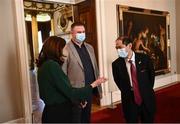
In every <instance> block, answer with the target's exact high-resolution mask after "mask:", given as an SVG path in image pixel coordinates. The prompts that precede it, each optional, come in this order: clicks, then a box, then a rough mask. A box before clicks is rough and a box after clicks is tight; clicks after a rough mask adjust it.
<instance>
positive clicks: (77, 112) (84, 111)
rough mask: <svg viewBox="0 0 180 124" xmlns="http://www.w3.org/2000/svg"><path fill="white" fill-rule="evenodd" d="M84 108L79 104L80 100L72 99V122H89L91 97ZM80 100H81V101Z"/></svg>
mask: <svg viewBox="0 0 180 124" xmlns="http://www.w3.org/2000/svg"><path fill="white" fill-rule="evenodd" d="M86 101H87V105H86V107H85V108H82V107H81V106H80V101H74V102H73V107H72V113H73V114H72V122H73V123H90V119H91V106H92V99H91V98H89V99H88V100H86ZM81 102H82V101H81Z"/></svg>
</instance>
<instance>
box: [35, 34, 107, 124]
mask: <svg viewBox="0 0 180 124" xmlns="http://www.w3.org/2000/svg"><path fill="white" fill-rule="evenodd" d="M65 44H66V42H65V40H64V39H62V38H60V37H57V36H51V37H49V38H48V39H47V40H46V41H45V42H44V45H43V47H42V50H41V52H40V54H39V58H38V61H37V66H38V84H39V92H40V97H41V99H42V100H43V101H44V103H45V108H44V110H43V114H42V122H43V123H58V122H59V123H60V122H72V121H71V115H72V110H71V109H72V103H71V101H72V100H75V99H76V100H83V99H85V98H86V97H88V96H89V95H90V94H91V92H92V89H93V88H94V87H96V86H98V85H100V84H101V83H104V82H105V81H106V78H104V77H102V78H99V79H97V80H96V81H94V82H93V83H91V84H90V85H87V86H85V87H83V88H72V87H71V84H70V82H69V79H68V77H67V76H66V75H65V74H64V72H63V71H62V69H61V65H62V63H63V60H64V58H65V56H64V55H63V48H64V46H65ZM77 74H78V72H77Z"/></svg>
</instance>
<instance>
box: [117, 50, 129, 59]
mask: <svg viewBox="0 0 180 124" xmlns="http://www.w3.org/2000/svg"><path fill="white" fill-rule="evenodd" d="M117 52H118V55H119V57H122V58H127V56H128V52H127V51H126V49H125V48H122V49H118V50H117Z"/></svg>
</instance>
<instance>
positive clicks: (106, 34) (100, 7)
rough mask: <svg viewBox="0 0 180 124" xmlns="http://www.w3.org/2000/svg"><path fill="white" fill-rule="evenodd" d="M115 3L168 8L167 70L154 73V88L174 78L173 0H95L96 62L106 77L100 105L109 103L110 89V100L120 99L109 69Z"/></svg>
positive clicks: (114, 21)
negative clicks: (165, 72)
mask: <svg viewBox="0 0 180 124" xmlns="http://www.w3.org/2000/svg"><path fill="white" fill-rule="evenodd" d="M116 5H127V6H132V7H138V8H146V9H153V10H159V11H168V12H169V13H170V38H171V42H170V46H171V73H169V74H166V75H161V76H157V77H156V82H155V88H157V87H161V86H164V85H166V84H169V83H172V82H174V81H176V80H177V75H176V71H177V68H176V65H177V64H176V20H175V0H158V1H157V0H96V13H97V28H98V45H99V60H100V61H99V65H100V71H101V75H105V76H107V77H108V79H109V81H108V82H107V83H106V84H105V85H103V91H104V94H103V95H104V97H103V99H102V101H101V104H102V105H108V104H110V103H111V96H110V91H115V92H113V94H112V95H113V101H118V100H120V96H119V92H118V90H117V87H116V86H115V85H114V81H113V76H112V69H111V68H112V67H111V63H112V62H113V61H114V60H115V59H116V58H117V53H116V50H115V47H114V46H115V43H114V41H115V39H116V38H117V36H118V34H117V16H116V14H117V13H116ZM111 84H113V85H111Z"/></svg>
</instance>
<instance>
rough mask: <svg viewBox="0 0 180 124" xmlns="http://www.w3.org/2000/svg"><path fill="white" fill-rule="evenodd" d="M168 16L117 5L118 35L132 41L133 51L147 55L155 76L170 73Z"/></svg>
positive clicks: (162, 13) (164, 12)
mask: <svg viewBox="0 0 180 124" xmlns="http://www.w3.org/2000/svg"><path fill="white" fill-rule="evenodd" d="M169 19H170V15H169V12H167V11H158V10H150V9H144V8H136V7H130V6H123V5H117V22H118V35H125V36H128V37H130V38H131V39H132V40H133V50H134V51H136V52H141V53H144V54H148V55H149V56H150V57H151V59H152V61H153V63H154V68H155V73H156V75H161V74H166V73H169V72H171V69H170V68H171V65H170V60H171V56H170V45H169V44H170V32H169V26H170V22H169Z"/></svg>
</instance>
